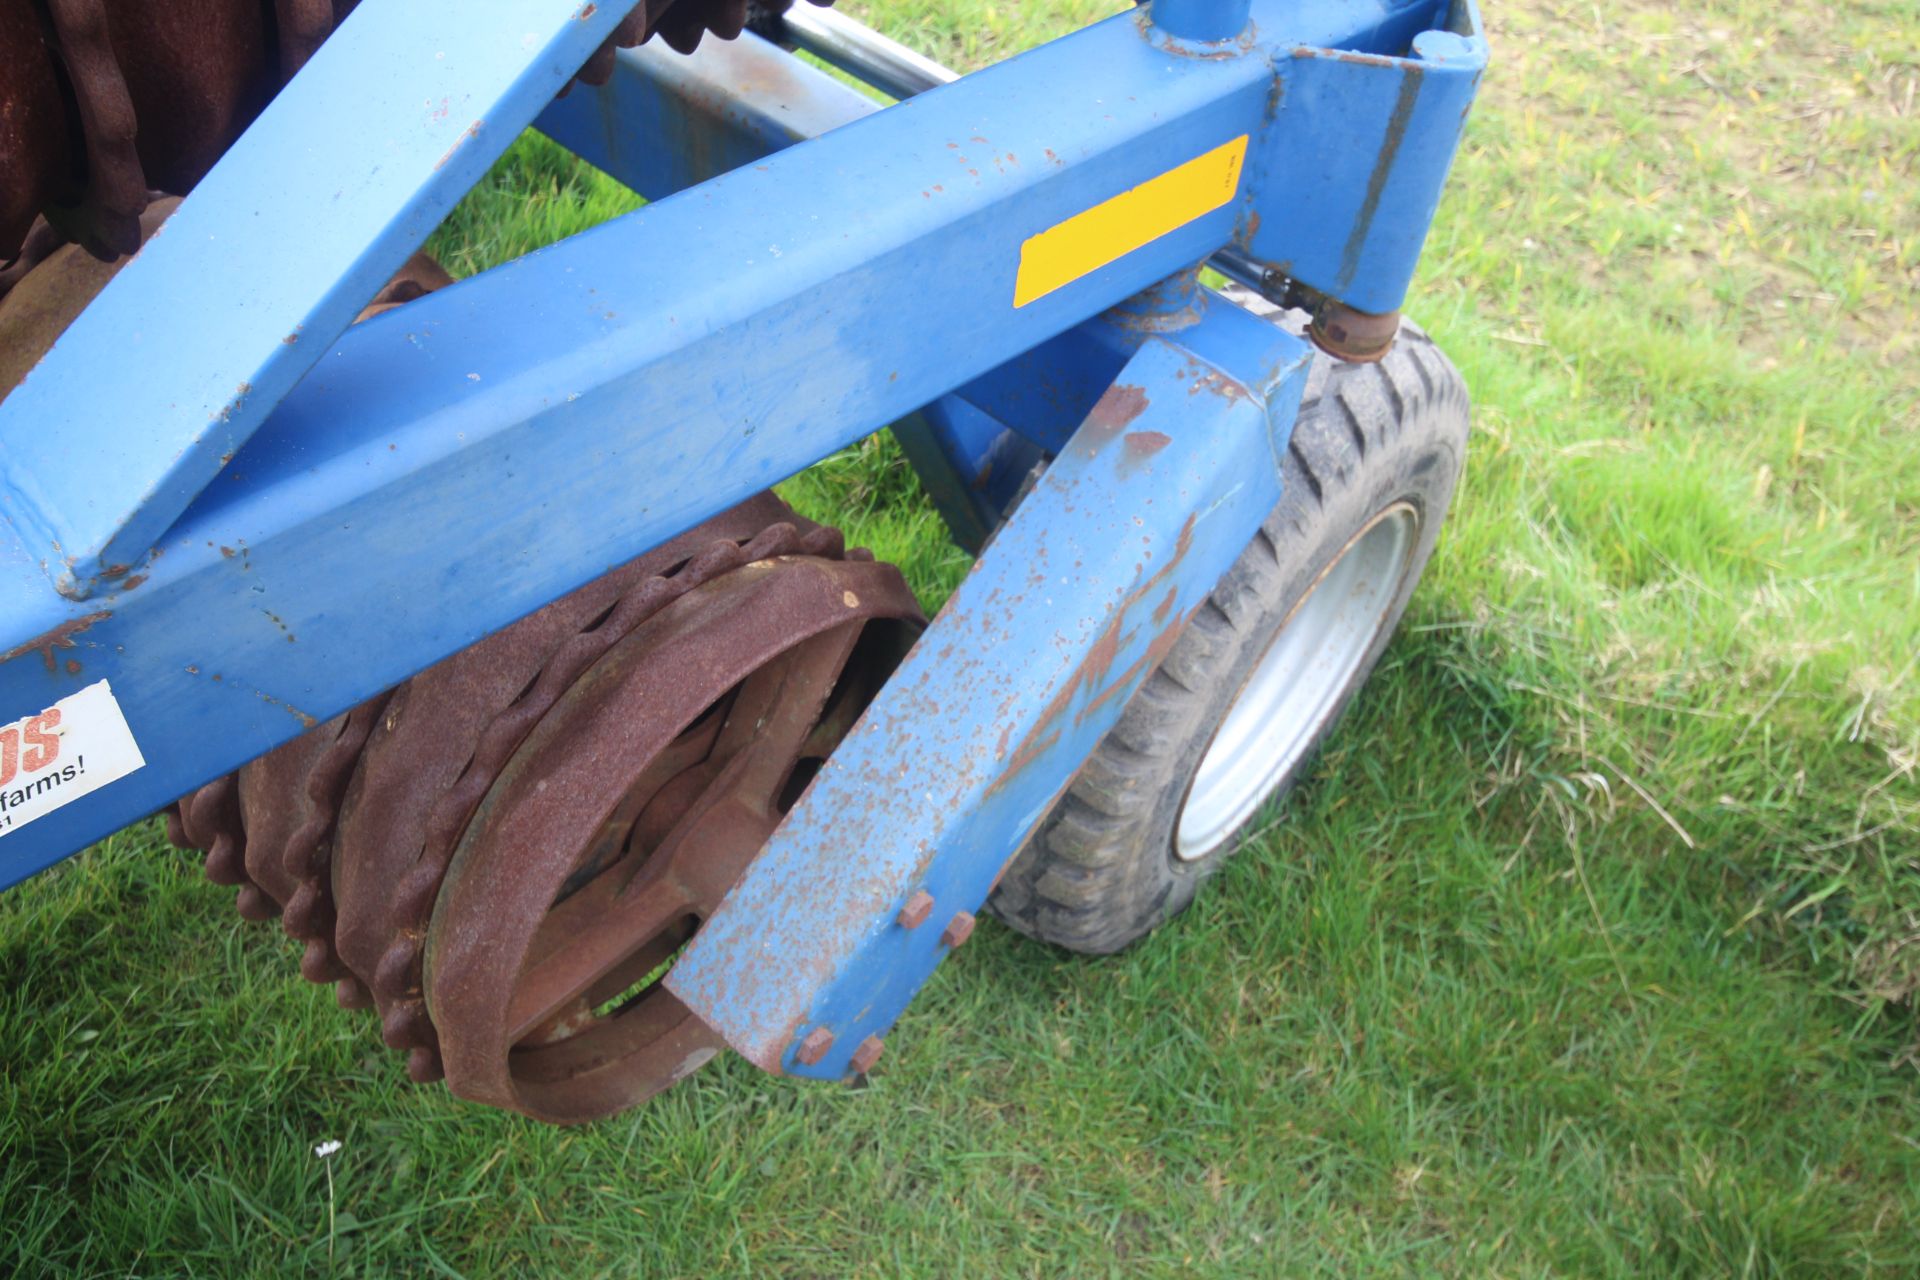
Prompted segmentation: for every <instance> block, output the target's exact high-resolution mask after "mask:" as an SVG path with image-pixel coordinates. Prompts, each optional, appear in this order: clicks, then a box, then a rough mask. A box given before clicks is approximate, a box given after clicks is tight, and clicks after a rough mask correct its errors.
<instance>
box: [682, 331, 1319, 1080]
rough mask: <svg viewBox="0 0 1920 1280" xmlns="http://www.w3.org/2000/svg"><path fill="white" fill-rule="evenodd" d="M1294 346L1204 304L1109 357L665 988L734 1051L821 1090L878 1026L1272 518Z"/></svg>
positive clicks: (941, 953)
mask: <svg viewBox="0 0 1920 1280" xmlns="http://www.w3.org/2000/svg"><path fill="white" fill-rule="evenodd" d="M1309 355H1310V351H1309V349H1308V348H1307V346H1306V345H1305V344H1304V343H1303V342H1301V341H1300V340H1298V339H1296V338H1293V337H1292V336H1290V335H1288V334H1287V333H1285V332H1284V331H1282V330H1280V329H1278V328H1276V327H1275V326H1273V325H1271V324H1269V323H1267V322H1266V321H1264V320H1261V319H1258V318H1256V317H1254V316H1252V315H1250V314H1249V313H1247V312H1244V311H1242V310H1240V309H1239V308H1237V307H1235V306H1233V305H1231V304H1229V303H1223V302H1216V303H1215V304H1214V305H1213V306H1211V307H1210V308H1209V309H1208V310H1207V313H1206V318H1205V319H1204V320H1203V321H1202V322H1201V323H1200V324H1199V325H1197V326H1195V327H1193V328H1190V329H1186V330H1183V331H1181V332H1179V333H1176V334H1171V335H1166V336H1156V337H1153V338H1150V339H1148V340H1147V341H1146V343H1145V345H1143V346H1142V347H1141V348H1140V350H1139V352H1138V353H1137V354H1136V355H1135V356H1134V357H1133V359H1132V360H1131V361H1129V362H1128V364H1127V366H1126V368H1125V370H1124V371H1123V372H1122V373H1121V376H1120V379H1119V381H1118V382H1116V383H1115V384H1114V386H1113V387H1112V388H1111V389H1110V390H1109V391H1108V392H1107V393H1106V395H1105V396H1103V397H1102V398H1101V400H1100V402H1099V404H1098V405H1096V406H1095V408H1094V410H1093V412H1092V414H1091V415H1090V416H1089V417H1088V419H1087V421H1086V423H1085V424H1084V425H1083V426H1081V428H1080V430H1079V431H1078V432H1076V433H1075V434H1074V436H1073V439H1072V441H1071V442H1070V443H1069V445H1068V446H1067V448H1066V449H1065V450H1064V451H1063V452H1062V453H1061V455H1060V456H1059V458H1058V459H1056V460H1055V461H1054V463H1053V465H1052V466H1051V467H1050V468H1048V470H1047V472H1046V474H1045V476H1044V477H1042V479H1041V481H1040V483H1039V485H1038V486H1037V487H1036V488H1035V489H1034V491H1033V492H1032V493H1031V494H1030V495H1029V496H1028V497H1027V499H1026V500H1025V501H1024V502H1023V503H1022V504H1021V505H1020V507H1019V509H1018V510H1017V511H1016V512H1015V513H1014V515H1013V517H1012V519H1011V520H1010V521H1009V522H1008V523H1007V524H1006V525H1005V526H1003V527H1002V528H1001V530H1000V532H999V534H998V536H997V537H996V538H995V539H994V542H993V545H992V546H991V547H989V548H988V550H987V552H986V554H985V556H984V557H983V558H982V559H981V560H980V561H979V563H978V564H977V565H976V566H975V568H974V571H973V573H972V574H971V576H969V577H968V578H967V580H966V582H965V583H963V584H962V585H961V587H960V590H959V592H958V593H957V594H956V595H955V596H954V598H953V601H952V603H951V604H949V605H948V607H947V608H946V610H944V611H943V612H942V613H941V615H940V616H939V618H938V619H936V620H935V622H934V624H933V626H932V627H931V628H930V629H929V630H928V631H927V633H926V635H925V636H923V637H922V638H921V640H920V643H919V644H918V645H917V646H915V648H914V650H913V652H912V654H910V655H909V656H908V659H907V661H906V663H905V665H904V666H902V668H901V669H900V671H899V672H897V673H896V674H895V676H894V678H893V679H892V680H891V681H890V682H889V683H888V684H887V686H886V687H885V688H884V689H882V690H881V692H880V696H879V698H878V699H877V700H876V701H875V702H874V704H873V706H872V707H871V708H869V709H868V711H867V713H866V715H865V716H864V717H862V719H861V721H860V723H859V725H858V726H857V727H856V728H855V730H854V732H853V734H852V735H851V736H850V737H849V738H848V739H847V740H846V741H845V742H844V743H842V744H841V746H840V747H839V748H838V750H836V752H835V753H834V755H833V757H832V758H831V759H830V760H829V761H828V762H827V764H826V766H825V768H823V769H822V770H821V772H820V774H819V776H818V777H817V778H816V779H815V780H814V782H813V784H812V786H811V787H810V788H809V789H808V791H807V793H806V795H805V797H804V798H803V799H802V800H801V802H800V804H799V805H798V806H797V807H796V808H795V809H794V811H793V812H792V813H791V814H789V815H788V817H787V819H786V821H785V822H784V823H783V824H782V825H781V827H780V829H779V830H778V831H777V832H775V833H774V837H773V840H772V841H771V842H770V843H769V845H768V847H767V849H766V851H765V852H764V853H763V854H762V855H761V856H760V858H759V859H758V860H756V861H755V862H754V863H753V864H752V866H751V867H750V868H749V869H748V871H747V873H746V876H745V877H744V878H743V879H742V880H741V882H740V883H739V884H738V885H736V886H735V887H734V889H733V891H732V893H730V894H729V895H728V897H727V899H726V901H725V902H724V903H723V904H722V905H721V908H720V910H719V911H718V912H717V913H715V915H714V916H713V917H712V918H711V919H709V920H708V921H707V922H706V923H705V925H704V926H702V928H701V931H700V933H699V934H698V935H697V936H696V937H695V938H694V941H693V942H692V944H691V945H690V946H689V947H688V949H687V950H686V951H685V952H684V953H683V954H682V956H681V958H680V960H679V961H678V962H677V963H676V964H675V965H674V968H673V971H672V972H671V973H670V974H669V975H668V976H667V979H666V981H667V985H668V987H669V988H670V989H672V990H673V992H674V993H675V994H676V995H678V996H679V997H680V998H681V999H682V1000H684V1001H685V1002H686V1003H687V1005H688V1007H689V1008H691V1009H692V1010H693V1011H694V1012H695V1013H696V1014H698V1015H699V1016H700V1017H701V1018H702V1019H703V1020H705V1021H706V1022H707V1023H708V1024H709V1025H711V1026H713V1027H714V1028H715V1029H716V1030H718V1031H719V1032H720V1033H721V1034H722V1035H724V1036H725V1037H726V1039H727V1041H728V1043H729V1044H731V1045H732V1047H733V1048H735V1049H737V1050H738V1051H739V1052H741V1053H742V1054H744V1055H745V1056H746V1057H748V1058H749V1059H751V1060H752V1061H753V1062H755V1063H757V1064H758V1065H759V1066H761V1067H763V1068H765V1069H767V1070H770V1071H779V1070H785V1071H789V1072H793V1073H795V1074H800V1075H810V1076H820V1077H824V1078H836V1077H838V1076H841V1075H844V1074H845V1073H846V1071H847V1070H848V1059H849V1057H850V1055H851V1054H852V1053H853V1051H854V1049H855V1048H856V1047H857V1046H858V1045H859V1044H860V1043H861V1041H862V1040H863V1039H865V1038H866V1037H867V1036H870V1035H879V1034H883V1033H884V1032H885V1031H886V1030H887V1028H888V1027H890V1026H891V1025H892V1023H893V1021H894V1019H895V1018H896V1017H898V1016H899V1014H900V1012H901V1010H902V1009H904V1008H905V1007H906V1004H907V1002H908V1001H909V1000H910V999H911V998H912V997H913V994H914V993H915V992H916V991H917V990H918V989H919V988H920V985H921V984H922V983H923V982H925V980H926V978H927V976H928V974H930V973H931V972H932V970H933V968H934V966H935V965H937V964H938V963H939V962H940V960H941V959H943V958H944V957H945V955H946V954H947V952H948V950H949V948H948V947H947V946H946V944H945V943H944V942H943V941H942V940H941V935H942V932H943V929H944V926H945V925H946V923H947V922H948V921H949V920H950V919H952V918H953V916H954V915H955V913H957V912H962V911H965V912H972V911H975V910H977V909H978V908H979V906H980V904H981V903H982V902H983V901H984V900H985V899H986V895H987V891H988V889H989V888H990V886H991V885H992V883H993V881H994V880H995V879H996V878H997V876H998V875H999V873H1000V870H1001V868H1002V866H1003V865H1004V864H1005V863H1006V861H1007V859H1008V858H1009V857H1010V856H1011V855H1012V853H1013V851H1014V850H1015V849H1017V848H1018V847H1019V845H1020V842H1021V840H1022V839H1023V838H1024V837H1025V836H1026V834H1027V832H1028V831H1029V830H1030V829H1031V828H1032V827H1033V825H1034V824H1035V823H1036V822H1037V821H1038V820H1039V819H1040V817H1041V816H1042V815H1043V814H1045V813H1046V811H1047V809H1048V808H1049V807H1050V806H1051V805H1052V803H1053V801H1054V800H1055V799H1056V798H1057V797H1058V795H1059V793H1060V791H1061V790H1062V788H1063V787H1064V786H1065V785H1066V783H1067V782H1068V781H1069V780H1070V779H1071V777H1072V776H1073V773H1074V772H1075V771H1076V770H1077V769H1078V768H1079V766H1080V764H1081V762H1082V761H1083V760H1085V759H1086V756H1087V753H1088V752H1089V751H1090V750H1091V749H1092V747H1093V745H1094V744H1095V743H1096V742H1098V741H1099V739H1100V737H1101V736H1102V735H1103V734H1105V733H1106V731H1107V730H1108V729H1109V728H1111V727H1112V725H1113V722H1114V721H1115V719H1117V718H1118V716H1119V714H1120V710H1121V708H1122V707H1123V706H1125V704H1126V702H1127V699H1128V698H1129V696H1131V694H1132V693H1133V691H1134V689H1135V688H1136V687H1137V686H1138V684H1139V682H1140V681H1141V680H1142V679H1143V678H1144V677H1145V676H1146V675H1148V674H1149V673H1151V671H1152V670H1153V669H1154V668H1155V666H1157V665H1158V662H1159V660H1160V658H1161V657H1162V656H1164V654H1165V653H1166V651H1167V649H1168V648H1169V647H1170V646H1171V644H1172V641H1173V640H1174V638H1176V637H1177V636H1178V635H1179V633H1180V629H1181V628H1182V626H1183V625H1184V624H1185V622H1186V620H1187V618H1188V617H1189V616H1190V615H1191V614H1192V612H1193V611H1194V610H1195V609H1196V608H1198V607H1199V606H1200V605H1201V604H1202V603H1203V602H1204V601H1205V599H1206V596H1207V593H1208V592H1209V591H1210V590H1211V589H1212V588H1213V586H1214V584H1215V583H1216V582H1217V581H1218V580H1219V578H1220V575H1221V574H1222V573H1223V572H1225V570H1226V569H1227V567H1228V566H1229V565H1230V564H1232V562H1233V561H1234V559H1235V558H1236V557H1238V556H1239V554H1240V553H1241V551H1243V550H1244V549H1245V548H1246V546H1247V543H1248V542H1249V541H1250V540H1251V539H1252V537H1253V534H1254V530H1255V529H1256V528H1257V527H1258V526H1259V524H1260V521H1261V520H1262V519H1263V518H1264V517H1265V516H1266V514H1267V513H1268V512H1269V511H1270V510H1272V508H1273V505H1274V503H1275V502H1276V501H1277V500H1278V498H1279V456H1280V453H1281V451H1282V450H1284V449H1285V447H1286V440H1287V436H1288V434H1289V432H1290V431H1291V428H1292V423H1293V415H1294V412H1295V410H1296V409H1297V408H1298V404H1299V397H1300V392H1301V389H1302V387H1303V386H1304V379H1305V371H1306V368H1307V364H1308V359H1309ZM916 892H925V893H928V894H931V895H932V897H933V900H934V909H933V913H932V916H931V918H930V919H929V921H928V922H927V923H926V924H923V925H921V926H920V927H918V928H907V927H904V926H902V925H900V924H899V923H897V922H896V921H895V916H896V914H897V913H898V912H899V910H900V908H901V906H902V905H903V904H904V903H905V902H906V900H907V899H908V898H909V897H910V896H912V895H913V894H914V893H916ZM819 1029H824V1030H825V1031H827V1032H828V1033H829V1034H830V1035H831V1036H832V1037H833V1042H832V1047H831V1048H830V1049H829V1050H828V1051H827V1052H826V1054H825V1055H824V1056H823V1057H822V1058H820V1060H819V1061H817V1062H814V1063H811V1064H806V1063H801V1062H799V1061H797V1060H796V1059H795V1057H794V1053H795V1051H796V1049H797V1047H798V1045H799V1043H800V1042H801V1040H802V1039H803V1038H805V1037H806V1036H807V1035H809V1034H810V1033H813V1032H815V1031H816V1030H819Z"/></svg>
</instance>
